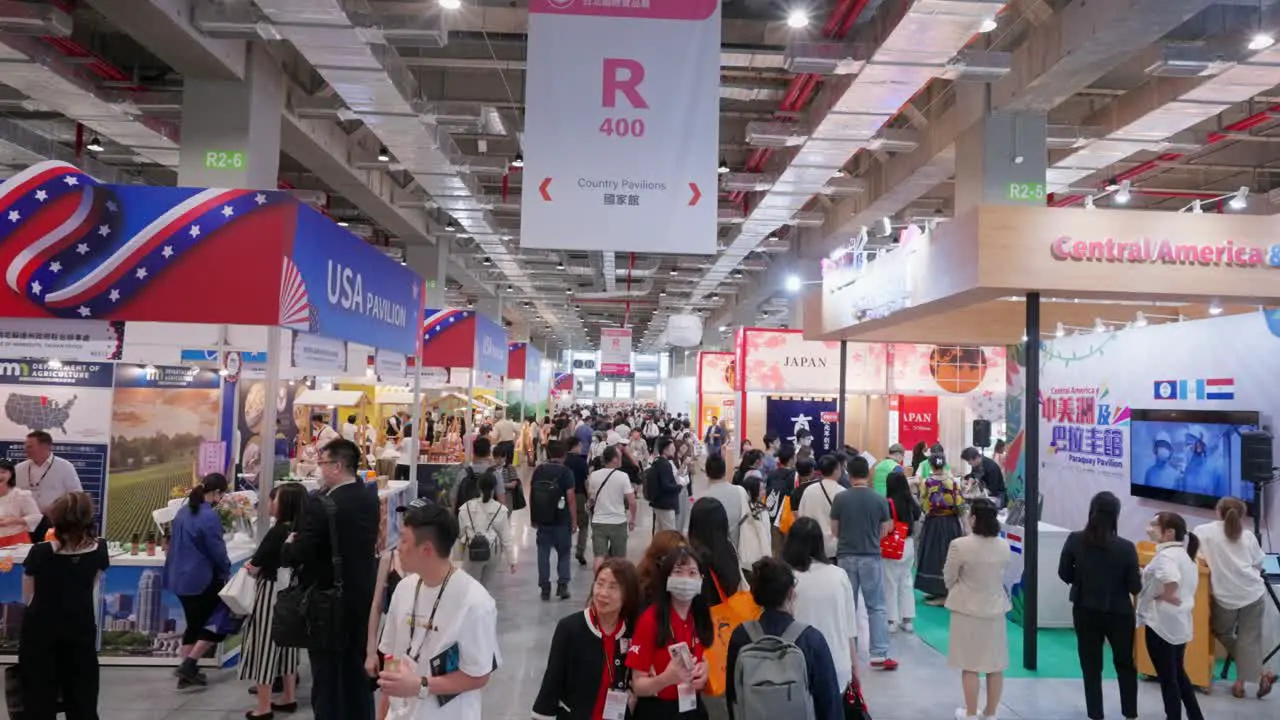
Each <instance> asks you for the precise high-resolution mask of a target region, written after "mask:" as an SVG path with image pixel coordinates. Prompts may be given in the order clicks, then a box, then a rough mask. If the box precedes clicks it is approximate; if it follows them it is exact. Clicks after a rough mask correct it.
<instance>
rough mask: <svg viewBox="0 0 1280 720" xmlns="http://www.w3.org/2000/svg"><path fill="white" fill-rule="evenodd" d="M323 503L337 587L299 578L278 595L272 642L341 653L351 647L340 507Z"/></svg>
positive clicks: (322, 498) (324, 499) (326, 499)
mask: <svg viewBox="0 0 1280 720" xmlns="http://www.w3.org/2000/svg"><path fill="white" fill-rule="evenodd" d="M319 499H320V504H321V505H322V506H323V507H324V512H325V515H327V516H328V518H329V547H330V549H331V550H332V553H331V554H332V558H331V562H332V563H333V587H330V588H324V589H321V588H317V587H315V586H314V585H306V586H303V585H299V584H298V583H297V582H296V580H297V578H296V576H295V577H294V578H293V579H292V580H291V582H290V585H289V587H287V588H285V589H283V590H281V591H280V593H279V594H278V595H277V596H276V611H275V616H274V618H273V619H272V622H271V641H272V642H274V643H275V644H277V645H279V646H281V647H287V648H305V649H307V650H341V649H342V648H343V647H344V646H345V645H346V644H347V633H346V622H345V611H344V609H343V602H342V553H341V552H340V551H339V549H338V520H337V517H338V508H337V506H335V505H334V504H333V500H332V499H331V498H329V497H328V496H325V495H321V496H320V498H319Z"/></svg>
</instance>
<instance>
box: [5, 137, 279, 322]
mask: <svg viewBox="0 0 1280 720" xmlns="http://www.w3.org/2000/svg"><path fill="white" fill-rule="evenodd" d="M73 193H74V194H78V195H79V198H80V199H79V202H77V203H74V204H73V203H57V204H55V202H54V201H56V200H59V199H61V198H63V197H64V196H66V195H69V194H73ZM284 197H285V196H284V195H281V194H279V193H273V192H259V191H255V190H228V189H210V190H202V191H200V192H197V193H196V194H194V195H192V196H191V197H189V198H187V199H186V200H184V201H183V202H181V203H179V204H178V205H176V206H174V207H172V208H169V209H168V210H166V211H165V212H164V213H162V214H161V215H160V216H159V217H157V218H155V219H154V220H152V221H151V222H150V223H148V224H147V225H146V226H144V227H143V228H142V229H141V230H138V231H137V232H136V233H133V234H131V235H126V234H125V233H124V232H122V230H121V228H122V227H123V225H124V220H125V217H126V210H127V209H126V208H123V207H121V204H120V202H119V201H118V199H117V198H116V197H115V195H114V193H112V191H111V190H110V188H109V187H108V186H105V185H103V184H102V183H99V182H98V181H97V180H95V179H94V178H92V177H90V176H89V175H86V174H85V173H83V172H81V171H80V169H79V168H76V167H75V166H73V165H69V164H67V163H63V162H57V161H48V162H42V163H38V164H36V165H33V166H32V167H30V168H28V169H26V170H24V171H23V172H21V173H19V174H18V175H16V176H14V177H13V178H11V179H10V180H9V181H8V182H6V183H5V184H4V185H3V186H2V187H0V243H3V242H9V241H17V242H22V243H24V244H25V246H24V247H23V248H22V249H21V250H20V251H19V252H18V253H17V254H16V255H15V257H14V259H13V261H12V262H11V263H10V264H9V267H8V268H6V269H5V282H6V283H7V284H8V285H9V287H10V288H11V289H12V290H13V291H14V292H17V293H19V294H21V295H23V296H25V297H26V298H28V299H29V300H30V301H31V302H33V303H35V304H37V305H40V306H42V307H44V308H45V309H46V310H48V311H49V312H50V313H51V314H53V315H56V316H59V317H73V318H97V317H109V316H110V314H111V311H112V309H113V308H114V307H117V306H119V305H121V304H123V303H125V302H126V301H128V300H129V299H130V298H132V297H133V296H135V295H137V294H138V293H139V292H141V291H143V290H144V289H145V288H146V287H147V285H148V284H149V283H150V282H151V281H153V280H154V279H155V278H156V277H158V276H160V274H161V273H163V272H164V270H165V269H166V268H167V267H169V266H172V265H174V264H176V262H177V261H178V260H179V259H180V258H181V257H182V256H183V254H184V253H186V252H187V251H188V250H190V249H191V248H193V247H195V246H196V245H197V244H198V243H199V242H201V239H202V238H204V237H206V236H208V235H209V234H211V233H213V232H216V231H217V230H220V229H222V228H224V227H227V226H228V225H231V224H233V223H235V222H236V221H237V220H238V219H239V218H242V217H244V216H245V215H248V214H250V213H252V212H254V211H256V210H258V209H260V208H263V207H266V206H268V205H272V204H274V203H277V202H280V201H281V200H282V199H283V198H284ZM55 207H56V208H58V210H56V211H55V210H54V209H53V208H55ZM61 214H65V215H66V216H65V217H62V216H61ZM295 271H296V268H295Z"/></svg>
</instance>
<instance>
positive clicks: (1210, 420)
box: [1129, 410, 1260, 508]
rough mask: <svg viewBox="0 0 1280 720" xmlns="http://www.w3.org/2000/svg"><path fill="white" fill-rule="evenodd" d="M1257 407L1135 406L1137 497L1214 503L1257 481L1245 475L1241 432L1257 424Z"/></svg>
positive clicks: (1250, 490)
mask: <svg viewBox="0 0 1280 720" xmlns="http://www.w3.org/2000/svg"><path fill="white" fill-rule="evenodd" d="M1259 423H1260V419H1259V417H1258V413H1256V412H1252V411H1220V410H1134V411H1133V416H1132V420H1131V422H1130V425H1129V448H1130V456H1129V483H1130V485H1129V488H1130V492H1131V493H1132V494H1133V495H1134V496H1136V497H1144V498H1152V499H1155V500H1164V501H1166V502H1172V503H1178V504H1180V505H1190V506H1192V507H1203V508H1211V507H1213V506H1214V505H1215V504H1216V503H1217V502H1218V500H1219V499H1220V498H1223V497H1226V496H1232V497H1238V498H1240V499H1241V500H1244V501H1245V502H1246V503H1248V504H1249V505H1250V506H1252V505H1253V501H1254V497H1253V496H1254V487H1253V485H1252V484H1250V483H1248V482H1245V481H1244V480H1242V479H1241V477H1240V475H1241V472H1240V466H1241V463H1240V434H1241V433H1243V432H1249V431H1251V430H1257V429H1258V428H1259Z"/></svg>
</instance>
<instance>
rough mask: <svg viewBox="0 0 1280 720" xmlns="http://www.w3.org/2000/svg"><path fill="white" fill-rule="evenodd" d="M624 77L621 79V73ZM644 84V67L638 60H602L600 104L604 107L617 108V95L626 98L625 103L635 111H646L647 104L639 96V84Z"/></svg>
mask: <svg viewBox="0 0 1280 720" xmlns="http://www.w3.org/2000/svg"><path fill="white" fill-rule="evenodd" d="M624 70H625V71H626V77H625V78H624V77H623V71H624ZM642 82H644V65H642V64H640V61H639V60H631V59H628V58H605V59H604V83H603V94H602V97H601V101H600V102H601V104H602V105H603V106H604V107H617V106H618V93H622V94H623V95H626V96H627V102H629V103H631V107H633V108H636V109H637V110H648V109H649V103H647V102H645V100H644V98H643V97H641V95H640V83H642Z"/></svg>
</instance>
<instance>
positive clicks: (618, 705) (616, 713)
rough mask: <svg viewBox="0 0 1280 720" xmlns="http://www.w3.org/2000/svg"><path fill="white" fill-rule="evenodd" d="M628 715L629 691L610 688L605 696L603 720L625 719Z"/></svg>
mask: <svg viewBox="0 0 1280 720" xmlns="http://www.w3.org/2000/svg"><path fill="white" fill-rule="evenodd" d="M626 716H627V691H625V690H610V691H609V692H607V693H605V696H604V713H603V714H602V716H601V717H602V720H625V718H626Z"/></svg>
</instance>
